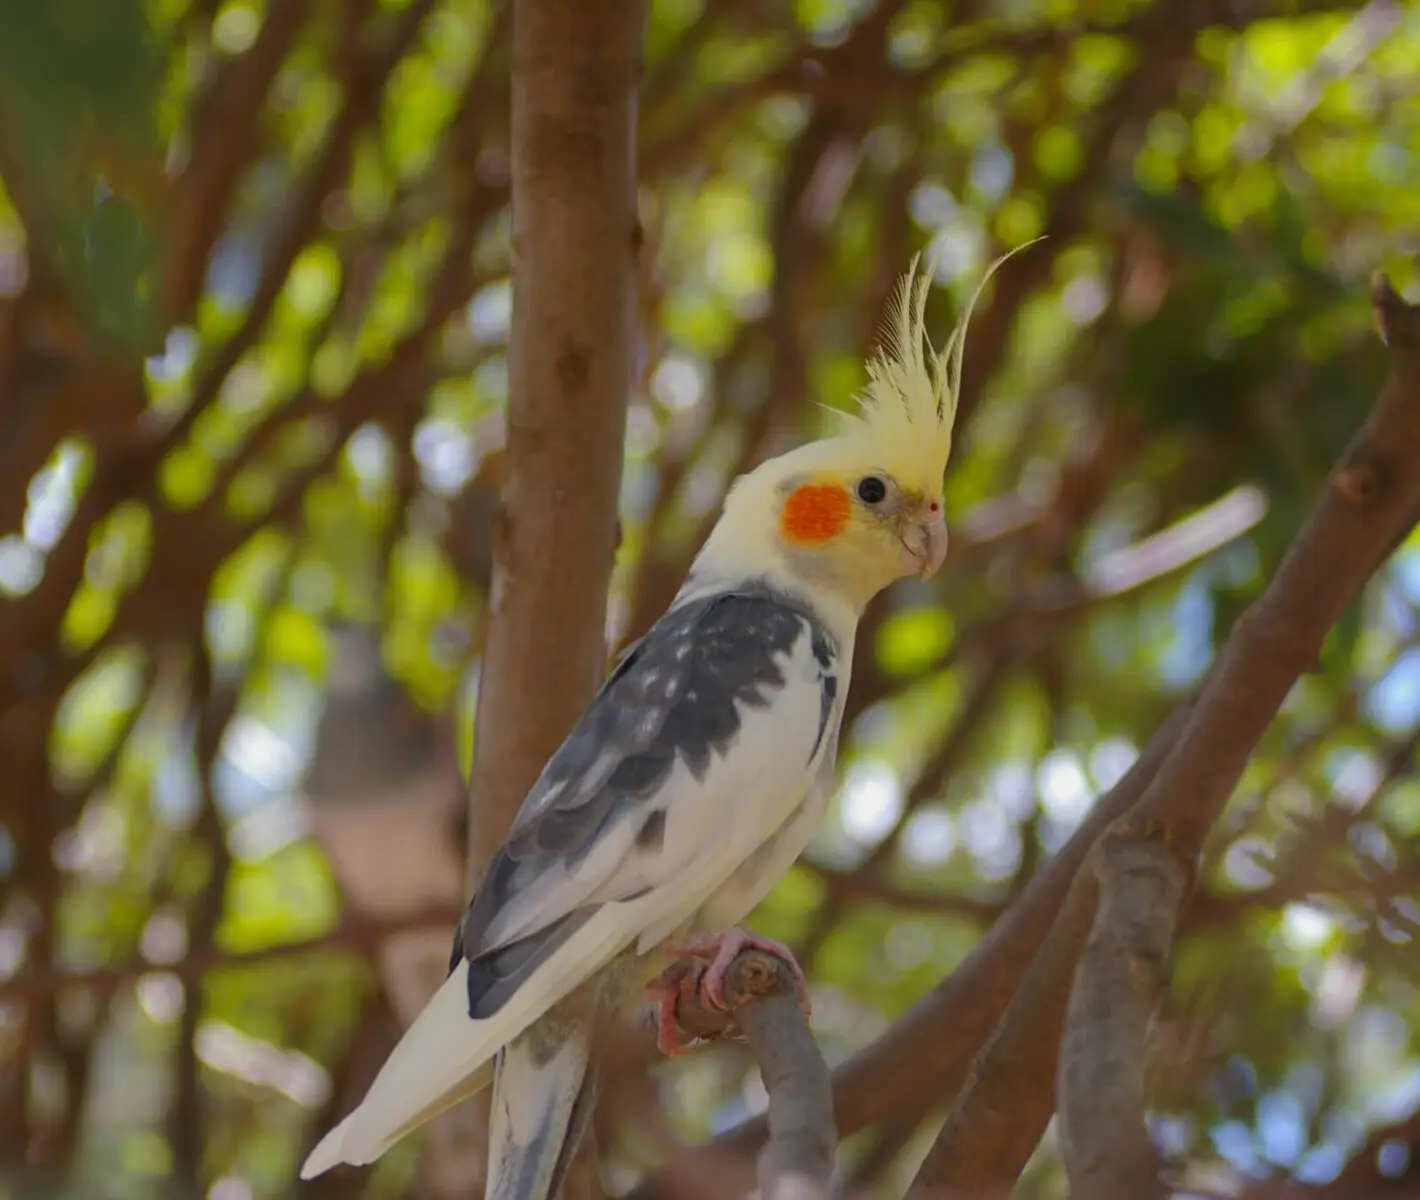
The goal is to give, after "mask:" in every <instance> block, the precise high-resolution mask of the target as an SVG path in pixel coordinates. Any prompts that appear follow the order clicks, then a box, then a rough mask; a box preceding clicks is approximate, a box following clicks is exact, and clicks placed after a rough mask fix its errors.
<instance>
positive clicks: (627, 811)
mask: <svg viewBox="0 0 1420 1200" xmlns="http://www.w3.org/2000/svg"><path fill="white" fill-rule="evenodd" d="M1021 248H1023V247H1018V249H1021ZM1010 253H1012V254H1013V253H1016V251H1011V252H1010ZM1009 257H1010V254H1007V255H1005V256H1003V257H1002V258H1000V259H997V260H996V262H994V263H992V264H991V266H990V267H989V268H988V269H987V271H986V272H985V273H984V275H983V276H982V278H981V280H980V283H979V284H978V286H977V288H976V290H975V292H974V293H973V294H972V296H971V298H970V300H969V301H968V303H967V305H966V307H965V311H964V313H963V315H962V318H961V320H960V322H959V323H958V324H957V326H956V328H955V329H954V330H953V331H952V333H951V336H950V338H949V339H948V341H947V343H946V345H945V346H944V347H943V348H942V349H941V350H940V351H938V350H936V349H935V348H934V347H933V346H932V344H931V343H930V341H929V339H928V336H927V330H926V307H927V298H928V294H929V291H930V289H931V286H932V281H933V275H934V272H933V271H932V270H930V269H928V270H926V271H920V270H919V269H918V268H919V264H920V258H921V256H920V255H918V256H916V257H914V258H913V260H912V262H911V264H910V266H909V267H908V269H907V271H906V272H905V274H904V275H903V276H902V277H901V278H900V279H899V280H898V281H897V284H896V286H895V288H894V289H893V291H892V293H891V295H890V297H889V300H888V304H887V306H886V310H885V318H884V324H883V329H882V333H881V335H880V337H879V339H878V344H877V346H876V348H875V349H874V350H873V352H872V353H871V354H870V356H869V357H868V359H867V361H866V364H865V366H866V373H867V384H866V386H865V388H864V389H863V390H862V391H861V392H860V393H859V394H858V395H857V396H856V397H855V399H856V401H857V403H856V405H855V406H854V407H853V408H851V409H839V408H829V412H830V413H831V414H832V416H833V417H834V418H835V419H836V420H838V422H839V428H838V429H837V430H836V431H835V432H833V433H832V434H830V436H827V437H824V438H821V439H818V440H815V441H810V442H808V443H806V444H803V445H801V446H798V447H796V448H795V449H792V450H790V451H788V452H786V453H784V454H781V455H779V456H777V457H774V458H771V459H768V460H766V461H765V462H763V463H761V464H760V465H758V466H757V467H755V468H753V469H752V470H750V471H748V472H747V473H746V474H744V475H742V476H740V477H739V478H738V479H737V480H735V481H734V483H733V484H732V485H731V487H730V489H729V490H728V492H727V494H726V497H725V500H724V503H723V507H722V510H721V513H720V515H719V517H718V519H717V520H716V522H715V524H714V526H713V528H712V529H711V531H710V534H709V536H708V537H707V539H706V541H705V543H704V545H703V547H702V548H701V550H700V552H699V553H698V554H697V556H696V557H695V559H694V561H693V563H692V565H691V567H690V569H689V571H688V573H687V576H686V578H685V581H684V583H683V585H682V587H681V588H680V590H679V592H678V593H677V594H676V596H675V598H674V600H673V601H672V603H671V605H670V607H669V608H668V609H667V610H666V612H665V614H664V615H663V616H662V617H661V618H660V619H659V620H658V621H657V622H656V623H655V624H654V625H653V626H652V627H651V628H650V629H649V630H648V631H647V633H646V634H645V635H644V636H643V637H642V638H641V639H640V640H639V641H637V642H635V643H634V644H633V645H632V646H631V647H630V648H629V649H628V650H627V651H626V653H625V654H624V655H623V656H622V657H621V659H620V661H619V662H617V664H616V665H615V666H614V668H613V669H612V671H611V672H610V674H609V675H608V677H607V679H606V680H605V682H604V683H603V685H602V686H601V688H600V689H599V690H598V692H597V693H596V695H595V696H594V697H593V699H592V700H591V701H590V703H589V704H588V706H587V708H586V709H585V711H584V712H583V714H582V716H581V717H580V718H579V719H578V721H577V722H576V724H575V725H574V726H573V728H572V730H571V732H570V733H569V734H568V735H567V737H566V739H565V741H563V743H562V744H561V746H560V747H559V748H558V749H557V750H556V751H555V752H554V753H553V755H552V757H551V758H550V759H549V760H548V761H547V764H546V766H545V767H544V768H543V770H542V773H541V774H540V776H539V777H538V779H537V780H536V782H535V783H534V784H533V786H532V788H531V790H530V791H529V792H528V794H527V796H526V798H525V799H524V801H523V804H522V806H521V808H520V810H519V812H518V815H517V817H516V818H515V819H514V822H513V824H512V826H511V828H510V830H509V832H508V835H507V838H506V840H505V841H504V843H503V844H502V846H501V847H500V848H499V849H498V851H497V852H496V853H495V854H494V856H493V859H492V862H491V864H490V866H489V868H488V871H487V873H486V874H485V875H484V877H483V879H482V881H481V882H480V884H479V886H478V888H477V891H476V893H475V895H474V897H473V899H472V901H471V902H470V904H469V906H468V908H467V910H466V911H465V913H464V915H463V918H462V919H461V921H460V923H459V927H458V930H457V931H456V933H455V935H454V945H453V950H452V953H451V956H450V962H449V973H448V976H447V978H446V980H445V981H444V983H443V984H442V985H441V986H440V988H439V989H438V991H437V992H436V993H435V994H434V995H433V997H432V998H431V999H430V1001H429V1003H428V1004H427V1006H426V1007H425V1008H424V1010H423V1011H422V1012H421V1013H420V1014H419V1016H418V1017H417V1018H416V1019H415V1020H414V1022H413V1023H412V1024H411V1025H410V1026H409V1028H408V1029H407V1030H406V1031H405V1033H404V1036H403V1037H402V1039H401V1040H400V1041H399V1043H398V1044H397V1045H396V1046H395V1048H394V1050H393V1051H392V1052H391V1054H390V1056H389V1058H388V1059H387V1060H386V1062H385V1064H384V1066H383V1067H382V1068H381V1069H380V1071H379V1072H378V1074H377V1075H376V1077H375V1079H374V1081H373V1083H372V1084H371V1085H370V1087H369V1089H368V1091H367V1092H366V1094H365V1097H364V1099H363V1100H362V1101H361V1102H360V1104H359V1105H358V1106H357V1107H356V1108H355V1109H354V1110H353V1111H352V1112H351V1113H350V1114H349V1115H348V1116H347V1117H346V1118H345V1119H344V1120H343V1121H341V1122H340V1123H339V1124H338V1125H337V1126H336V1127H335V1128H333V1129H332V1130H331V1131H330V1132H328V1133H327V1134H326V1135H325V1136H324V1137H323V1138H322V1139H321V1140H320V1141H319V1142H318V1143H317V1144H316V1146H315V1148H314V1149H313V1150H312V1151H311V1152H310V1154H309V1156H308V1157H307V1159H306V1161H305V1163H304V1165H303V1166H302V1169H301V1176H302V1178H304V1179H310V1178H313V1177H315V1176H317V1175H320V1174H322V1173H323V1172H325V1171H327V1170H329V1169H331V1168H332V1167H334V1166H336V1165H338V1164H342V1163H345V1164H352V1165H363V1164H367V1163H370V1162H373V1161H374V1160H375V1159H377V1158H379V1157H380V1156H381V1155H382V1154H384V1153H385V1152H386V1151H387V1150H388V1149H389V1148H390V1147H391V1146H392V1145H393V1144H394V1143H395V1142H397V1141H399V1140H400V1139H401V1138H403V1137H404V1136H405V1135H407V1134H408V1133H410V1132H411V1131H413V1130H414V1129H416V1128H418V1127H419V1126H420V1125H422V1124H423V1123H424V1122H425V1121H427V1120H429V1119H431V1118H432V1117H434V1116H436V1115H437V1114H438V1113H439V1112H441V1111H443V1110H445V1109H447V1108H448V1107H450V1106H451V1105H453V1104H455V1103H457V1102H458V1101H460V1100H462V1099H464V1098H465V1097H467V1096H469V1095H471V1094H473V1093H474V1092H477V1091H479V1090H481V1089H482V1088H484V1087H487V1086H488V1085H489V1084H490V1083H491V1084H492V1086H493V1103H492V1116H491V1124H490V1135H489V1160H488V1173H487V1183H486V1190H485V1200H545V1198H546V1197H548V1196H550V1195H552V1194H553V1193H555V1192H556V1190H557V1188H558V1187H559V1186H560V1184H561V1181H562V1179H563V1176H564V1173H565V1171H566V1169H567V1167H568V1165H569V1163H570V1162H571V1158H572V1155H573V1153H574V1152H575V1150H576V1148H577V1143H578V1141H579V1139H580V1137H581V1134H582V1132H583V1130H584V1128H585V1125H586V1122H587V1119H588V1116H589V1114H590V1111H591V1108H592V1102H593V1099H594V1096H595V1071H594V1070H593V1069H592V1067H591V1037H592V1031H593V1026H594V1022H595V1019H596V1018H597V1015H598V1014H600V1013H604V1012H606V1011H608V1010H609V1009H614V1008H615V1006H616V1005H618V1004H620V1003H624V1002H625V1000H626V999H627V998H629V997H630V996H633V995H634V994H635V988H636V985H637V984H640V985H641V986H642V988H643V989H644V993H645V995H646V996H647V997H648V998H650V999H653V1000H655V1001H657V1002H658V1004H659V1032H658V1044H659V1045H660V1047H661V1049H662V1050H663V1051H664V1052H666V1053H668V1054H672V1055H676V1054H681V1053H686V1052H689V1051H690V1050H691V1049H693V1047H694V1043H693V1042H692V1043H689V1044H687V1043H683V1042H682V1041H681V1040H680V1039H679V1036H678V1030H677V1025H676V1019H675V1013H676V1005H677V1003H678V1001H679V999H680V997H682V996H683V995H690V994H694V995H695V996H696V997H697V998H698V999H699V1000H700V1001H701V1003H702V1004H704V1005H707V1006H709V1007H713V1008H718V1009H726V1007H727V1005H726V1001H725V996H724V983H725V973H726V971H727V970H728V968H729V966H730V964H731V962H733V960H734V958H735V957H736V955H737V954H739V953H740V952H741V951H743V950H745V949H759V950H763V951H765V952H767V953H770V954H772V955H774V956H776V957H778V958H780V959H782V960H783V961H784V962H785V964H786V965H787V966H788V967H789V969H790V971H791V973H792V975H793V978H794V980H795V984H796V986H797V988H798V989H799V996H800V1000H801V1003H802V1004H803V1005H804V1007H805V1013H806V1015H807V989H806V985H805V982H804V976H803V973H802V971H801V969H800V968H799V966H798V964H797V963H796V962H795V961H794V958H793V955H792V953H791V952H790V951H789V950H788V949H787V948H786V947H784V946H782V945H780V944H779V943H777V942H774V941H772V940H770V939H767V938H764V937H761V936H759V935H757V934H754V933H752V932H750V931H748V930H745V929H742V928H740V926H739V923H740V922H741V921H743V920H744V919H745V918H746V917H747V916H749V914H750V913H751V912H752V910H753V909H754V908H755V906H756V905H757V904H758V903H759V902H760V901H761V900H763V899H764V898H765V896H766V895H767V894H768V893H769V891H770V890H771V888H773V887H774V885H775V884H776V883H777V882H778V880H779V879H780V878H781V877H782V876H783V875H784V874H785V873H786V872H787V871H788V870H789V868H790V866H792V864H793V862H794V860H795V859H796V858H798V856H799V855H800V853H802V851H803V850H804V848H805V847H806V846H807V844H808V841H809V838H810V836H811V834H812V833H813V831H814V829H815V827H816V826H817V825H818V824H819V822H820V820H821V818H822V817H823V815H824V813H825V810H826V808H827V805H828V801H829V799H830V796H831V794H832V791H833V785H834V779H835V760H836V757H837V748H838V738H839V723H840V720H841V718H842V714H843V704H844V700H845V697H846V693H847V690H848V685H849V676H850V666H851V663H852V659H853V645H854V638H855V636H856V634H857V628H858V621H859V618H860V617H861V615H862V613H863V610H864V608H865V607H866V605H867V604H868V602H869V601H871V600H872V599H873V598H874V597H875V596H876V595H877V594H878V593H879V592H881V591H882V590H884V589H885V588H886V587H888V586H889V585H890V584H892V583H894V582H896V581H897V580H899V579H903V578H907V577H912V576H917V577H922V578H928V577H930V576H931V575H933V574H934V573H935V572H936V571H937V570H938V569H939V568H940V567H941V565H942V563H943V561H944V559H945V556H946V552H947V528H946V523H945V517H944V514H943V496H942V492H943V480H944V475H945V471H946V466H947V461H948V458H949V456H950V453H951V448H952V431H953V425H954V420H955V416H956V406H957V400H958V396H959V394H960V384H961V372H962V356H963V352H964V344H965V334H966V328H967V324H968V322H969V321H970V319H971V313H972V310H973V308H974V307H975V305H976V302H977V300H978V299H979V298H980V296H981V294H982V291H983V289H984V288H985V286H986V284H987V282H988V281H989V279H990V278H991V275H992V274H993V273H994V272H995V270H996V268H997V267H999V266H1000V265H1001V263H1002V262H1004V261H1005V260H1006V258H1009ZM826 407H827V406H826ZM667 961H669V963H670V965H669V966H665V967H664V969H663V970H660V972H659V974H658V973H657V970H658V968H660V967H661V966H662V964H664V963H666V962H667Z"/></svg>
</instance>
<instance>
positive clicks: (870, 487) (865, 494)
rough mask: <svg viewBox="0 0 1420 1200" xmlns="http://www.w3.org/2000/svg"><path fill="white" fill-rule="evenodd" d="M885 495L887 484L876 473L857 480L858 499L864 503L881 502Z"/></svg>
mask: <svg viewBox="0 0 1420 1200" xmlns="http://www.w3.org/2000/svg"><path fill="white" fill-rule="evenodd" d="M886 495H887V484H885V483H884V482H883V481H882V480H881V479H879V478H878V477H877V476H876V475H869V476H868V477H867V478H866V479H862V480H859V482H858V499H859V500H861V501H862V502H863V503H864V504H881V503H882V500H883V497H884V496H886Z"/></svg>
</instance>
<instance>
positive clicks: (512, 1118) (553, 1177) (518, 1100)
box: [484, 1014, 596, 1200]
mask: <svg viewBox="0 0 1420 1200" xmlns="http://www.w3.org/2000/svg"><path fill="white" fill-rule="evenodd" d="M590 1030H591V1026H590V1024H589V1023H587V1022H579V1021H576V1020H572V1021H568V1020H564V1019H562V1018H561V1017H559V1016H558V1015H557V1014H552V1015H549V1016H547V1017H544V1018H543V1019H542V1020H541V1021H539V1022H538V1023H537V1024H536V1025H534V1026H533V1027H532V1028H531V1029H529V1030H528V1031H527V1032H526V1033H524V1034H523V1035H522V1036H521V1037H519V1038H518V1039H517V1040H516V1041H514V1042H513V1043H511V1044H510V1045H508V1046H506V1047H505V1048H504V1049H503V1050H502V1051H501V1052H500V1053H499V1055H498V1067H497V1072H496V1075H495V1079H494V1084H493V1121H492V1126H491V1128H490V1131H489V1161H488V1186H487V1189H486V1190H485V1192H484V1200H547V1197H549V1196H551V1195H553V1194H554V1193H555V1192H556V1191H557V1189H558V1188H559V1187H560V1186H561V1184H562V1180H563V1179H564V1177H565V1176H566V1174H567V1168H568V1167H569V1166H570V1165H571V1162H572V1156H573V1155H574V1154H575V1153H576V1150H577V1145H578V1143H579V1142H580V1141H581V1140H582V1134H583V1133H584V1132H585V1130H586V1125H587V1121H588V1118H589V1117H590V1115H591V1111H592V1107H593V1103H594V1101H595V1097H596V1076H595V1072H594V1071H593V1070H592V1068H591V1064H590V1055H591V1038H590Z"/></svg>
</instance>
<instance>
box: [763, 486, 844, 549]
mask: <svg viewBox="0 0 1420 1200" xmlns="http://www.w3.org/2000/svg"><path fill="white" fill-rule="evenodd" d="M849 512H850V501H849V499H848V493H847V492H845V491H844V490H843V489H842V488H841V487H838V486H837V485H836V484H831V483H830V484H814V483H809V484H805V485H804V486H803V487H800V488H795V489H794V490H793V491H792V492H791V493H790V494H789V498H788V499H787V500H785V501H784V514H783V516H782V517H780V519H779V520H780V524H781V526H782V527H783V529H784V536H785V537H787V538H789V539H790V540H791V541H795V542H801V543H804V544H806V545H811V546H812V545H817V544H819V543H821V542H826V541H828V540H829V538H832V537H837V536H838V535H839V534H840V533H842V532H843V530H844V528H845V527H846V526H847V524H848V517H849Z"/></svg>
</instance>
